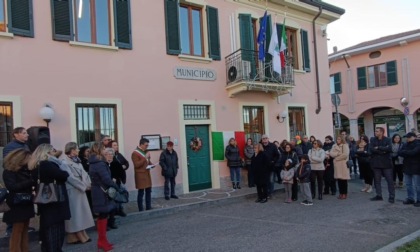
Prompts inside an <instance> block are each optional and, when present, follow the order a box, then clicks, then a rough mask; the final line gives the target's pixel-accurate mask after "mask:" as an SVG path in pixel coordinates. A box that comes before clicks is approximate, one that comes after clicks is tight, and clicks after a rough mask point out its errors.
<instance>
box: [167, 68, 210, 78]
mask: <svg viewBox="0 0 420 252" xmlns="http://www.w3.org/2000/svg"><path fill="white" fill-rule="evenodd" d="M174 76H175V78H177V79H186V80H202V81H214V80H216V71H214V70H213V69H206V68H193V67H181V66H177V67H174Z"/></svg>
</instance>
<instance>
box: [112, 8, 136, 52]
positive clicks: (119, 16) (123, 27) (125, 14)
mask: <svg viewBox="0 0 420 252" xmlns="http://www.w3.org/2000/svg"><path fill="white" fill-rule="evenodd" d="M114 23H115V24H114V27H115V45H116V46H117V47H118V48H122V49H132V48H133V45H132V42H131V9H130V0H114Z"/></svg>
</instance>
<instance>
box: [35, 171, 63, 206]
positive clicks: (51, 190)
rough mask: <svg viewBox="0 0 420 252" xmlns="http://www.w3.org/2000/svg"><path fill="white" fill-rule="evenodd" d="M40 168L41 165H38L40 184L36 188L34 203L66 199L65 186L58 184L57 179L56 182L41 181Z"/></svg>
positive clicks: (38, 181)
mask: <svg viewBox="0 0 420 252" xmlns="http://www.w3.org/2000/svg"><path fill="white" fill-rule="evenodd" d="M39 170H40V167H38V180H37V184H38V185H37V189H36V195H35V198H34V203H36V204H49V203H55V202H63V201H65V196H64V191H63V188H62V187H61V186H60V185H57V183H56V181H55V180H54V183H41V181H40V171H39Z"/></svg>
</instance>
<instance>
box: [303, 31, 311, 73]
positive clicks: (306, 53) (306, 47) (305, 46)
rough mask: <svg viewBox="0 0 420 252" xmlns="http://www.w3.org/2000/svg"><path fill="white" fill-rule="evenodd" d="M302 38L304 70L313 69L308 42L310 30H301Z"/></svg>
mask: <svg viewBox="0 0 420 252" xmlns="http://www.w3.org/2000/svg"><path fill="white" fill-rule="evenodd" d="M300 39H301V43H302V59H303V70H304V71H306V72H310V71H311V61H310V58H309V42H308V32H307V31H305V30H302V29H301V30H300Z"/></svg>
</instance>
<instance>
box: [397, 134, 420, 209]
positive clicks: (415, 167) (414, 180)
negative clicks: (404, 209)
mask: <svg viewBox="0 0 420 252" xmlns="http://www.w3.org/2000/svg"><path fill="white" fill-rule="evenodd" d="M404 137H406V138H407V143H405V144H404V145H403V146H402V148H401V150H400V151H399V152H398V155H399V156H401V157H403V158H404V161H403V169H404V182H405V184H406V186H407V199H406V200H404V201H403V204H404V205H410V204H414V206H416V207H420V166H419V165H420V141H419V140H417V139H416V134H415V133H413V132H409V133H407V134H406V135H405V136H404ZM414 188H415V189H416V198H417V202H416V201H415V200H414Z"/></svg>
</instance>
